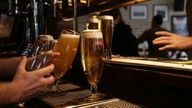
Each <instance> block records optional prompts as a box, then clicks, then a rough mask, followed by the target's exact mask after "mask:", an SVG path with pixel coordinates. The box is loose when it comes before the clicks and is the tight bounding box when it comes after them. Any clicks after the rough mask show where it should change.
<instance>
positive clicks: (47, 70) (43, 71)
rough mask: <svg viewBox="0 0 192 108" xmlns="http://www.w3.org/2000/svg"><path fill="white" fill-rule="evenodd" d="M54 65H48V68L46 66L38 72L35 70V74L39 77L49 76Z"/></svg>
mask: <svg viewBox="0 0 192 108" xmlns="http://www.w3.org/2000/svg"><path fill="white" fill-rule="evenodd" d="M54 68H55V67H54V65H53V64H50V65H49V66H46V67H44V68H41V69H39V70H35V71H36V73H38V74H39V76H43V77H44V76H45V75H49V74H51V72H52V71H53V70H54Z"/></svg>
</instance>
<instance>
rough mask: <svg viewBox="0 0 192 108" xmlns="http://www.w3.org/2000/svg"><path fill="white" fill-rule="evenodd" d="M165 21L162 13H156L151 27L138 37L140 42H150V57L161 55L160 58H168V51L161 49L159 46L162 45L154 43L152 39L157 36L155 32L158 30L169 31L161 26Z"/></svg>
mask: <svg viewBox="0 0 192 108" xmlns="http://www.w3.org/2000/svg"><path fill="white" fill-rule="evenodd" d="M162 23H163V18H162V16H160V15H156V16H154V17H153V19H152V23H151V28H149V29H148V30H146V31H144V32H143V33H142V34H141V36H139V38H138V42H139V43H142V42H144V41H147V43H148V46H149V48H148V51H149V54H148V57H160V58H168V51H159V50H158V48H159V47H160V46H158V45H153V43H152V41H153V40H154V39H155V38H157V36H156V35H155V32H157V31H167V30H166V29H165V28H163V27H161V25H162Z"/></svg>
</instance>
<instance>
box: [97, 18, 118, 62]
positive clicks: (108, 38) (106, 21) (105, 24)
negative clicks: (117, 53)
mask: <svg viewBox="0 0 192 108" xmlns="http://www.w3.org/2000/svg"><path fill="white" fill-rule="evenodd" d="M99 19H100V20H101V24H100V27H99V28H100V29H101V31H102V34H103V41H104V49H105V59H111V55H112V52H111V45H112V38H113V26H114V22H113V16H110V15H103V16H100V17H99Z"/></svg>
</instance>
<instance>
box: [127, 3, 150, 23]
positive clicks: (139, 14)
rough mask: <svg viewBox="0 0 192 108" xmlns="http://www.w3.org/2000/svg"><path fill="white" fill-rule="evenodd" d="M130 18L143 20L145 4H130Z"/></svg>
mask: <svg viewBox="0 0 192 108" xmlns="http://www.w3.org/2000/svg"><path fill="white" fill-rule="evenodd" d="M130 10H131V12H130V13H131V14H130V15H131V19H132V20H145V19H147V14H148V13H147V5H145V4H142V5H133V6H131V9H130Z"/></svg>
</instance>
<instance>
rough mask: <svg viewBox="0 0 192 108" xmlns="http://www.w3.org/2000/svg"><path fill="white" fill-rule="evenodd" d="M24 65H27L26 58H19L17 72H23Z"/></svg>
mask: <svg viewBox="0 0 192 108" xmlns="http://www.w3.org/2000/svg"><path fill="white" fill-rule="evenodd" d="M26 63H27V57H26V56H23V57H21V60H20V63H19V65H18V67H17V70H25V66H26Z"/></svg>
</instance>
